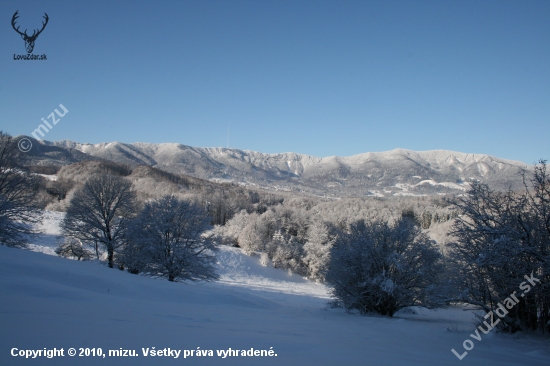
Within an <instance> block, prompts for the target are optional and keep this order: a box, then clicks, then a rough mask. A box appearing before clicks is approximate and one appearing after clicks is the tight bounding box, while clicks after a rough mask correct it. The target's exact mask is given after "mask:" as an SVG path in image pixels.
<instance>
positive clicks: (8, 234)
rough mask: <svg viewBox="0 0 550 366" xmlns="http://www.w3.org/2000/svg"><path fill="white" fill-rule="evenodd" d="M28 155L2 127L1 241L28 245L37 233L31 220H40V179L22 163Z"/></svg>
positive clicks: (19, 245) (1, 242) (0, 146)
mask: <svg viewBox="0 0 550 366" xmlns="http://www.w3.org/2000/svg"><path fill="white" fill-rule="evenodd" d="M25 158H26V156H25V153H23V152H21V151H19V149H18V147H17V141H15V140H14V139H13V138H12V137H11V136H10V135H8V134H5V133H3V132H2V131H0V245H6V246H9V247H25V246H26V243H27V240H28V238H29V236H30V235H33V234H34V231H33V230H32V227H31V226H30V224H33V223H37V222H39V221H40V216H39V215H38V211H37V205H36V203H35V196H36V192H37V191H38V180H37V178H36V176H34V175H32V174H30V173H28V172H27V171H26V169H25V168H24V167H23V166H22V164H21V163H22V161H24V160H25Z"/></svg>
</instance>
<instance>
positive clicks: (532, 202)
mask: <svg viewBox="0 0 550 366" xmlns="http://www.w3.org/2000/svg"><path fill="white" fill-rule="evenodd" d="M525 183H526V184H525V186H526V190H525V192H523V193H519V192H511V191H510V192H505V193H501V192H496V191H494V190H492V189H490V188H489V187H488V186H487V185H486V184H483V183H479V182H475V183H473V184H472V185H471V189H470V191H469V192H468V194H467V195H465V196H463V197H461V198H459V199H457V200H456V201H455V202H454V204H455V206H456V208H457V209H458V211H459V213H460V216H459V217H458V218H457V219H456V221H455V223H454V226H453V229H452V234H453V235H454V237H455V238H456V242H454V243H451V244H449V248H450V258H451V259H452V261H453V266H454V271H453V272H454V273H455V274H456V277H455V282H456V284H457V290H458V291H457V292H458V297H457V298H458V299H459V300H461V301H466V302H468V303H471V304H475V305H478V306H480V307H482V308H483V309H484V310H485V311H486V312H487V313H488V312H490V311H493V310H494V309H496V308H497V307H498V304H499V303H500V304H502V303H503V302H504V301H505V300H506V299H508V298H509V296H510V295H511V294H513V293H514V292H516V293H522V292H523V291H522V290H524V289H521V287H520V286H521V284H522V282H525V281H526V279H525V276H526V275H527V276H531V275H533V276H534V277H535V278H537V279H538V280H540V282H536V281H534V280H533V281H534V284H533V283H532V284H531V285H533V286H532V289H530V290H529V291H528V292H523V293H522V295H523V296H517V295H516V297H517V298H518V301H517V302H516V301H514V303H515V304H514V306H510V307H509V308H508V309H507V314H506V317H504V318H503V319H501V322H500V324H499V327H500V328H502V329H507V330H510V331H516V330H520V329H539V330H544V329H545V328H546V327H547V324H548V321H549V320H550V178H549V176H548V173H547V172H546V163H545V162H544V161H541V164H540V165H538V166H537V167H536V168H535V172H534V176H533V178H532V179H530V180H527V179H526V182H525ZM530 287H531V286H530Z"/></svg>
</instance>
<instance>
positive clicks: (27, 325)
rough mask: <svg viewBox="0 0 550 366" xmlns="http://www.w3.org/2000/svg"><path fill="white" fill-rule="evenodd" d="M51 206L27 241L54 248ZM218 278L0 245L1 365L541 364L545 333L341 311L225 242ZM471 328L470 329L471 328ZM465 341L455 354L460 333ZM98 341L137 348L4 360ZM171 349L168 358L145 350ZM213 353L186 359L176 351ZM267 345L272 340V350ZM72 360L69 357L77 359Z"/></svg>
mask: <svg viewBox="0 0 550 366" xmlns="http://www.w3.org/2000/svg"><path fill="white" fill-rule="evenodd" d="M46 214H47V215H48V213H46ZM59 215H60V214H56V213H49V216H47V219H46V220H45V228H44V229H46V232H47V233H48V234H47V235H46V236H45V237H42V238H38V240H36V241H35V242H36V244H37V245H36V246H34V249H35V250H41V251H44V252H48V251H49V250H50V249H51V246H52V245H53V242H54V238H55V233H56V222H57V221H58V220H59V218H60V216H59ZM218 271H219V273H220V275H221V280H220V281H219V282H216V283H199V284H194V283H190V284H186V283H171V282H168V281H166V280H160V279H153V278H148V277H143V276H138V275H132V274H129V273H127V272H122V271H119V270H115V269H109V268H107V267H106V266H105V265H103V264H100V263H98V262H95V261H92V262H78V261H74V260H68V259H63V258H58V257H55V256H51V255H46V254H45V253H36V252H32V251H27V250H19V249H11V248H5V247H0V283H1V285H0V286H1V288H2V291H1V292H0V313H1V314H2V315H1V318H0V326H1V329H2V333H1V336H0V340H1V345H2V350H1V352H0V364H2V365H75V364H78V365H157V364H160V365H179V364H190V365H338V364H342V363H346V364H348V365H365V364H368V365H458V364H467V365H548V364H549V363H550V344H549V343H548V341H547V339H546V340H545V339H540V338H536V337H531V336H526V335H502V334H497V333H496V332H495V331H493V332H491V333H489V334H487V335H484V334H481V341H476V340H474V339H473V338H471V337H470V334H472V332H473V330H474V329H475V328H476V326H477V323H476V321H475V319H474V314H473V312H472V311H469V310H468V311H464V310H463V309H457V308H451V309H446V310H439V311H436V312H432V311H427V310H424V309H412V311H403V312H401V313H399V314H398V315H397V316H396V317H395V318H385V317H367V316H360V315H357V314H347V313H346V312H345V311H343V310H342V309H333V308H330V307H328V306H327V305H326V303H327V291H326V288H325V287H324V286H322V285H319V284H315V283H311V282H309V281H307V280H305V279H303V278H299V277H297V276H295V275H294V276H289V275H288V273H287V272H285V271H280V270H277V269H274V268H269V267H263V266H261V265H260V264H259V260H258V258H257V257H249V256H245V255H243V254H242V253H240V251H239V250H237V249H234V248H224V249H222V250H221V252H220V254H219V257H218ZM474 335H475V334H474ZM468 338H469V339H470V340H472V342H473V344H474V349H472V350H471V351H470V352H468V354H467V355H466V357H465V358H464V359H463V360H462V361H459V360H458V359H457V357H456V356H454V355H453V353H452V352H451V349H452V348H454V349H455V350H457V351H459V353H463V352H464V349H463V347H462V344H463V342H464V341H465V340H466V339H468ZM54 347H56V348H57V349H60V348H64V350H65V354H66V352H67V350H68V348H70V347H74V348H76V349H77V350H78V349H79V348H97V347H101V348H102V350H103V352H104V353H108V350H120V349H121V348H122V349H124V350H126V349H128V350H135V351H136V352H137V354H138V356H135V357H113V356H111V357H109V356H106V357H105V358H101V357H93V356H89V357H78V356H75V357H69V356H67V355H65V357H58V358H53V359H47V358H43V357H42V358H38V359H25V358H21V357H12V356H11V354H10V353H11V350H12V348H18V349H20V350H26V349H35V350H36V349H44V348H48V349H53V348H54ZM152 347H155V349H157V350H159V349H165V348H170V349H171V350H181V353H180V355H179V358H178V359H174V357H151V356H147V357H146V356H143V353H142V352H143V351H142V348H143V349H147V348H149V349H152ZM198 347H200V349H201V350H212V351H213V352H212V353H213V356H206V357H204V356H199V357H197V356H190V357H187V358H185V359H184V360H182V358H183V356H184V350H188V351H190V350H194V351H196V350H197V348H198ZM271 347H272V348H271ZM229 348H231V349H233V350H235V349H238V350H250V349H251V348H254V349H255V350H267V351H269V350H270V349H273V350H274V353H275V354H277V356H271V357H269V356H266V357H248V356H244V357H243V356H228V357H226V358H222V356H217V352H216V351H217V350H225V351H227V350H228V349H229ZM75 358H76V359H75Z"/></svg>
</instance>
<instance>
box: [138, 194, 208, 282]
mask: <svg viewBox="0 0 550 366" xmlns="http://www.w3.org/2000/svg"><path fill="white" fill-rule="evenodd" d="M133 227H134V228H135V231H134V232H133V235H132V238H131V241H133V242H134V243H132V244H131V247H132V246H136V247H138V248H133V250H137V251H138V252H139V253H138V254H137V255H138V256H139V257H140V259H133V260H134V262H133V263H132V266H133V267H134V268H135V269H137V268H136V267H137V266H142V265H143V264H144V265H143V266H142V267H141V268H139V269H140V270H141V271H143V272H145V273H149V274H150V275H153V276H162V277H166V278H168V280H169V281H186V280H191V281H200V280H202V281H210V280H214V279H216V278H217V275H216V272H215V268H214V264H215V262H216V257H215V252H216V250H217V248H216V247H215V246H214V244H213V243H212V242H211V241H210V240H208V238H205V237H204V236H203V233H204V232H205V231H206V230H207V229H208V228H209V227H210V226H209V219H208V216H207V214H206V212H205V210H204V208H203V207H202V206H200V205H199V204H197V203H194V202H190V201H185V200H180V199H178V198H176V197H174V196H166V197H163V198H160V199H157V200H154V201H151V202H148V203H146V204H145V207H144V209H143V211H142V212H141V214H140V215H139V216H138V217H137V219H136V221H135V224H134V226H133Z"/></svg>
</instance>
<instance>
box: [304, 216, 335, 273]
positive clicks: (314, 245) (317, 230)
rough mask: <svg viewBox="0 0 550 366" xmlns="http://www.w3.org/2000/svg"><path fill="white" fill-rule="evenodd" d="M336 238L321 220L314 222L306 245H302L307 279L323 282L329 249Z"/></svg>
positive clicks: (308, 233) (309, 230)
mask: <svg viewBox="0 0 550 366" xmlns="http://www.w3.org/2000/svg"><path fill="white" fill-rule="evenodd" d="M335 240H336V237H335V235H334V234H331V233H330V230H329V228H328V226H327V224H325V223H324V222H322V221H321V220H314V221H313V223H312V224H311V225H310V226H309V228H308V232H307V243H306V244H305V245H304V253H305V257H304V263H306V266H307V268H308V276H309V278H311V279H313V280H317V281H321V282H323V281H324V279H325V274H326V272H327V269H328V264H329V259H330V249H331V248H332V245H333V244H334V241H335Z"/></svg>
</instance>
